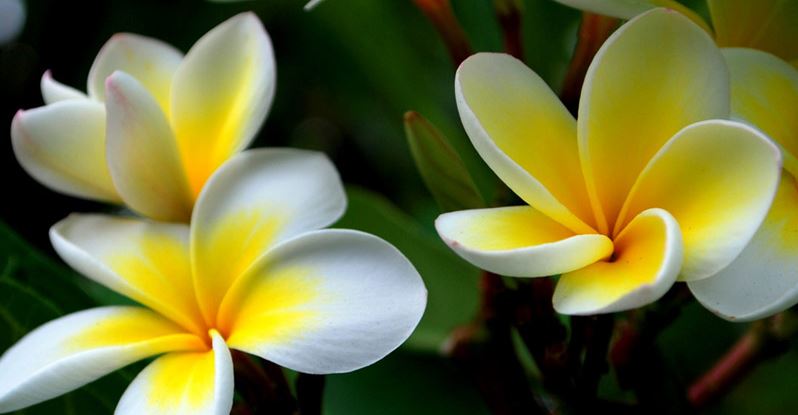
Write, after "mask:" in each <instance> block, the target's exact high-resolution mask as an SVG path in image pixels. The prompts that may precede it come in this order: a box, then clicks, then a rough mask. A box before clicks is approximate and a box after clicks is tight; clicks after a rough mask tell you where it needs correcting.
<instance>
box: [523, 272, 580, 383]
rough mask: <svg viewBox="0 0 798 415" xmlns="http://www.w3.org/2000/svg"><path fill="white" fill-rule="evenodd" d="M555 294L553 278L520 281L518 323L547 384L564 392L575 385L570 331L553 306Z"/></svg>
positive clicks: (524, 340)
mask: <svg viewBox="0 0 798 415" xmlns="http://www.w3.org/2000/svg"><path fill="white" fill-rule="evenodd" d="M553 294H554V284H553V283H552V281H551V278H536V279H533V280H531V281H529V282H526V281H519V289H518V293H517V296H518V298H517V301H516V302H517V304H518V305H517V308H516V311H515V321H514V323H515V326H516V328H517V329H518V334H519V335H520V337H521V340H522V341H523V342H524V344H525V345H526V347H527V349H529V353H530V354H531V355H532V358H533V359H534V360H535V363H536V364H537V366H538V369H539V370H540V372H541V374H542V375H543V385H544V387H545V388H546V389H548V390H550V391H552V392H555V393H559V394H562V393H565V392H566V391H567V390H569V389H571V388H572V387H573V384H572V380H571V378H570V376H569V373H570V372H569V361H568V353H567V349H568V346H567V342H566V339H567V334H568V333H567V330H566V329H565V326H563V325H562V323H561V322H560V319H559V318H558V316H557V314H556V312H555V311H554V307H553V306H552V302H551V298H552V295H553Z"/></svg>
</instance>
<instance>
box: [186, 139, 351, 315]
mask: <svg viewBox="0 0 798 415" xmlns="http://www.w3.org/2000/svg"><path fill="white" fill-rule="evenodd" d="M345 209H346V195H345V193H344V190H343V184H342V183H341V179H340V178H339V176H338V172H337V171H336V170H335V166H333V164H332V163H331V162H330V161H329V159H328V158H327V157H326V156H325V155H324V154H322V153H317V152H311V151H303V150H293V149H259V150H249V151H246V152H243V153H241V154H238V155H236V156H235V157H233V158H232V159H230V160H229V161H228V162H227V163H225V165H224V166H222V167H221V168H220V169H219V170H218V171H217V172H216V173H215V174H214V175H213V177H212V178H211V179H210V180H209V181H208V183H207V185H206V186H205V189H203V192H202V194H201V195H200V197H199V199H198V201H197V204H196V206H195V208H194V214H193V217H192V220H191V223H192V225H191V226H192V229H191V250H192V258H193V261H194V262H193V271H194V278H195V281H196V286H197V292H198V294H197V295H198V297H199V299H200V304H201V305H202V307H203V313H204V315H205V317H206V318H207V319H208V321H211V320H212V316H213V315H215V313H216V310H217V307H218V305H219V304H220V302H221V300H222V297H223V296H224V294H225V293H226V292H227V289H228V288H229V287H230V286H231V285H232V284H233V282H234V281H235V280H236V279H237V278H238V277H239V276H241V275H242V274H243V273H244V272H245V271H246V270H247V268H249V267H250V266H251V265H252V264H253V263H254V262H255V260H256V259H258V258H259V257H260V256H262V255H263V254H264V253H265V252H266V251H267V250H268V249H269V248H270V247H271V246H273V245H274V244H276V243H278V242H280V241H283V240H286V239H287V238H290V237H293V236H296V235H298V234H300V233H302V232H306V231H309V230H314V229H319V228H322V227H325V226H328V225H330V224H332V223H333V222H335V221H336V220H337V219H338V218H339V217H340V216H341V214H343V212H344V210H345Z"/></svg>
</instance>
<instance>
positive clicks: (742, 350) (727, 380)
mask: <svg viewBox="0 0 798 415" xmlns="http://www.w3.org/2000/svg"><path fill="white" fill-rule="evenodd" d="M796 333H798V318H796V316H795V315H794V314H793V313H792V312H790V311H786V312H783V313H781V314H777V315H775V316H773V317H771V318H769V319H767V320H760V321H757V322H755V323H753V324H752V325H751V327H750V328H749V329H748V331H747V332H746V333H745V334H744V335H743V336H742V337H741V338H740V339H739V340H738V341H737V343H735V344H734V345H733V346H732V348H731V349H729V351H728V352H726V354H725V355H723V357H721V358H720V360H718V361H717V363H715V365H714V366H712V368H710V369H709V371H707V372H706V373H705V374H704V375H702V376H701V377H700V378H698V380H696V381H695V382H694V383H693V384H692V385H691V386H690V388H689V389H688V391H687V397H688V399H689V401H690V403H691V404H692V405H693V406H694V407H695V408H703V407H706V406H708V405H710V404H712V403H713V402H715V401H717V400H718V399H719V398H720V397H721V396H723V395H724V394H725V393H726V392H728V391H729V390H731V389H732V388H733V387H734V386H736V385H737V384H738V383H739V382H740V381H741V380H742V379H744V378H745V376H746V375H747V374H748V373H750V372H751V370H752V369H753V368H755V367H756V365H757V364H759V363H760V362H763V361H765V360H767V359H770V358H773V357H776V356H779V355H781V354H783V353H784V352H786V351H787V349H788V346H789V340H790V338H791V337H792V336H794V335H795V334H796Z"/></svg>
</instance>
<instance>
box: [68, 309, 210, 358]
mask: <svg viewBox="0 0 798 415" xmlns="http://www.w3.org/2000/svg"><path fill="white" fill-rule="evenodd" d="M143 343H150V344H148V345H146V346H144V345H143ZM133 345H136V346H144V347H145V349H148V350H153V352H155V353H157V352H156V350H161V349H163V348H164V346H166V348H167V349H169V350H202V349H203V348H205V345H204V344H203V342H202V341H201V340H200V339H199V338H198V337H196V336H194V335H192V334H188V333H186V332H185V330H184V329H182V328H181V327H179V326H177V325H176V324H174V323H172V322H171V321H169V320H166V319H164V318H162V317H161V316H159V315H157V314H155V313H153V312H151V311H149V310H146V309H135V308H131V309H130V310H129V311H126V312H125V313H119V314H117V315H114V316H112V317H109V318H107V319H105V320H102V321H99V322H97V323H95V324H94V325H92V326H91V327H89V328H87V329H85V330H82V331H81V332H80V333H75V335H74V337H72V338H71V339H69V340H68V341H66V342H65V344H64V346H63V347H62V348H60V350H62V351H63V353H64V354H65V355H68V354H73V353H77V352H80V351H82V350H88V349H97V348H103V347H114V346H133ZM137 349H139V348H137ZM131 352H133V351H131ZM141 352H142V350H140V349H139V350H136V351H135V353H141Z"/></svg>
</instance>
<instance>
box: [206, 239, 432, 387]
mask: <svg viewBox="0 0 798 415" xmlns="http://www.w3.org/2000/svg"><path fill="white" fill-rule="evenodd" d="M426 297H427V292H426V290H425V288H424V283H423V282H422V280H421V277H420V276H419V275H418V272H416V270H415V269H414V268H413V265H412V264H411V263H410V262H409V261H408V260H407V258H405V257H404V256H403V255H402V254H401V253H400V252H399V251H398V250H397V249H396V248H394V247H393V246H391V245H390V244H388V243H387V242H385V241H383V240H381V239H379V238H377V237H375V236H372V235H369V234H365V233H362V232H357V231H350V230H321V231H315V232H310V233H306V234H303V235H301V236H298V237H296V238H294V239H291V240H289V241H286V242H284V243H283V244H281V245H279V246H278V247H276V248H275V249H274V250H273V251H271V252H270V253H269V254H268V255H267V256H265V257H263V258H262V259H261V260H259V261H258V262H257V264H256V265H254V266H253V267H252V268H251V269H250V270H249V271H248V272H247V274H246V275H245V276H244V277H242V278H241V279H240V280H239V281H237V283H236V285H235V286H234V287H233V288H232V290H231V291H230V293H229V294H228V295H227V296H226V297H225V299H224V303H223V305H222V308H221V311H220V315H219V327H220V328H221V330H223V331H225V332H226V333H228V344H229V345H230V347H231V348H234V349H238V350H242V351H245V352H248V353H252V354H255V355H258V356H260V357H262V358H264V359H267V360H270V361H272V362H275V363H277V364H279V365H281V366H285V367H287V368H290V369H293V370H297V371H300V372H304V373H338V372H348V371H352V370H355V369H358V368H361V367H363V366H366V365H369V364H371V363H374V362H375V361H377V360H379V359H381V358H383V357H384V356H385V355H387V354H388V353H390V352H391V351H393V350H394V349H395V348H397V347H398V346H399V345H400V344H401V343H402V342H404V341H405V340H406V339H407V338H408V337H409V336H410V333H412V332H413V329H414V328H415V327H416V325H417V324H418V322H419V320H420V319H421V315H422V314H423V312H424V308H425V305H426Z"/></svg>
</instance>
